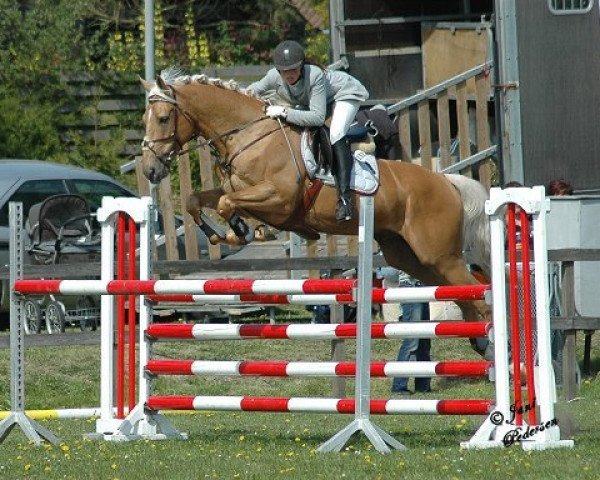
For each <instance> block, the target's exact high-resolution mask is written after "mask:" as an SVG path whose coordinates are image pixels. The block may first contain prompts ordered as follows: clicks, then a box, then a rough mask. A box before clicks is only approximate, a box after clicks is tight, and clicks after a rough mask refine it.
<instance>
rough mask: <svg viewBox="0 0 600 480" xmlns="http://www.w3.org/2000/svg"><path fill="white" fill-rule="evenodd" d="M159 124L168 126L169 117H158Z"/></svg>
mask: <svg viewBox="0 0 600 480" xmlns="http://www.w3.org/2000/svg"><path fill="white" fill-rule="evenodd" d="M158 122H159V123H160V124H161V125H166V124H167V123H169V116H168V115H165V116H162V117H158Z"/></svg>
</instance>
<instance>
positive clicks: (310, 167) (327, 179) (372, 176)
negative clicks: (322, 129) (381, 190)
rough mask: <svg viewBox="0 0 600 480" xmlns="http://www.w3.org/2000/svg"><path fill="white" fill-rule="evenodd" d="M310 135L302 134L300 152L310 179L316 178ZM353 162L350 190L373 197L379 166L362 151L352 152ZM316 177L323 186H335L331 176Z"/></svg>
mask: <svg viewBox="0 0 600 480" xmlns="http://www.w3.org/2000/svg"><path fill="white" fill-rule="evenodd" d="M309 138H310V135H309V133H308V131H307V130H305V131H304V132H303V133H302V138H301V142H300V143H301V150H302V159H303V160H304V165H305V166H306V171H307V172H308V176H309V177H310V178H311V179H314V178H315V177H316V176H317V162H316V160H315V157H314V155H313V153H312V150H311V148H310V144H309ZM352 155H353V157H354V162H353V164H352V176H351V177H350V188H351V189H352V190H354V191H355V192H358V193H362V194H364V195H373V194H374V193H375V192H376V191H377V188H378V187H379V166H378V165H377V160H376V159H375V157H374V156H373V155H370V154H367V153H365V152H363V151H362V150H355V151H354V152H352ZM318 177H319V178H320V179H321V180H322V181H323V183H324V184H325V185H330V186H333V185H335V179H334V178H333V176H332V175H330V174H328V175H321V174H319V175H318Z"/></svg>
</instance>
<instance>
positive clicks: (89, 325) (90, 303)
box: [75, 295, 98, 332]
mask: <svg viewBox="0 0 600 480" xmlns="http://www.w3.org/2000/svg"><path fill="white" fill-rule="evenodd" d="M75 308H76V309H77V315H78V316H79V317H80V320H79V329H80V330H81V331H82V332H93V331H95V330H96V329H97V328H98V314H97V312H96V310H97V306H96V302H95V301H94V299H93V297H90V296H89V295H85V296H82V297H77V300H76V302H75Z"/></svg>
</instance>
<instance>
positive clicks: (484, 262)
mask: <svg viewBox="0 0 600 480" xmlns="http://www.w3.org/2000/svg"><path fill="white" fill-rule="evenodd" d="M446 178H447V179H448V180H450V182H451V183H452V184H453V185H454V186H455V187H456V188H457V189H458V191H459V192H460V196H461V198H462V204H463V212H464V218H463V255H464V259H465V262H466V263H467V264H475V265H478V266H479V267H480V268H481V269H482V270H483V272H484V274H485V275H486V276H487V277H488V278H491V277H490V274H491V259H490V255H491V250H490V248H491V247H490V224H489V221H488V218H487V215H486V213H485V201H486V200H487V199H488V192H487V190H486V189H485V187H484V186H483V185H482V184H481V183H479V182H478V181H476V180H473V179H471V178H468V177H465V176H464V175H454V174H447V175H446Z"/></svg>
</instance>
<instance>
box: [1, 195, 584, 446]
mask: <svg viewBox="0 0 600 480" xmlns="http://www.w3.org/2000/svg"><path fill="white" fill-rule="evenodd" d="M372 204H373V201H372V198H363V199H361V211H360V227H359V251H360V254H359V268H358V271H359V275H358V280H356V281H355V280H304V281H297V280H291V281H275V282H273V281H266V280H206V281H203V280H193V281H189V280H186V281H183V280H156V281H155V280H150V251H151V250H150V242H151V235H150V222H149V219H151V218H152V216H153V209H152V206H151V205H150V203H149V200H148V199H141V200H138V199H112V198H108V199H107V198H105V199H104V200H103V205H102V208H101V209H100V210H99V211H98V220H99V221H100V222H101V224H102V238H103V262H102V279H101V280H100V281H71V280H62V281H42V280H22V279H21V278H22V277H21V278H20V277H19V276H17V275H15V276H14V277H11V279H13V280H14V281H13V282H11V283H12V285H13V292H12V293H11V295H12V296H13V297H14V298H15V304H17V301H16V295H17V293H18V294H22V293H40V294H46V293H57V294H80V293H82V292H83V293H90V294H92V293H96V294H103V297H102V327H103V328H102V346H101V353H102V366H101V370H102V371H101V381H102V389H101V417H100V419H99V420H98V421H97V425H96V431H97V435H98V436H99V437H101V438H105V439H107V440H117V441H122V440H131V439H137V438H152V439H159V438H185V435H184V434H182V433H180V432H178V431H177V430H176V429H174V428H173V427H172V426H171V424H170V423H169V422H168V420H167V419H166V418H165V417H163V416H162V415H161V414H160V413H158V411H159V410H163V409H185V410H234V411H269V412H290V411H298V412H300V411H304V412H315V413H319V412H320V413H353V414H354V415H355V420H354V421H353V422H352V423H351V424H350V425H348V426H347V427H346V428H344V429H343V430H341V431H340V432H338V433H337V434H336V435H334V436H333V437H332V438H331V439H330V440H329V441H327V442H326V443H325V444H323V445H322V446H321V447H320V448H319V450H320V451H339V450H340V449H341V448H342V447H343V445H345V443H346V442H347V441H348V440H349V438H350V437H351V436H352V435H353V434H354V433H355V432H357V431H362V432H363V433H365V435H366V436H367V438H368V439H369V440H370V441H371V443H373V445H374V446H375V448H376V449H377V450H378V451H380V452H382V453H386V452H389V451H390V447H391V448H396V449H403V448H405V447H404V446H403V445H402V444H401V443H399V442H398V441H397V440H395V439H394V438H392V437H391V436H390V435H388V434H387V433H385V432H383V431H382V430H381V429H380V428H379V427H377V426H375V425H374V424H372V423H371V421H370V420H369V415H370V414H440V415H448V414H450V415H452V414H456V415H466V414H478V415H489V416H488V418H487V419H486V421H485V422H484V423H483V424H482V426H481V427H480V428H479V430H478V431H477V432H476V433H475V435H474V436H473V438H472V439H471V440H470V441H469V442H464V443H463V444H462V446H463V447H465V448H488V447H497V446H502V445H503V438H504V436H505V435H506V434H508V433H510V432H514V431H517V432H522V431H523V432H524V431H526V430H525V429H526V428H527V426H528V425H530V426H536V425H544V424H546V425H547V424H548V422H551V421H552V420H553V412H554V406H553V394H554V392H555V390H554V383H553V378H552V377H551V365H550V363H549V359H550V350H549V316H548V312H547V304H548V302H547V298H544V295H546V297H547V285H545V273H546V272H545V269H546V268H547V265H546V261H547V258H546V250H545V237H544V235H545V231H544V216H545V201H544V194H543V188H542V187H535V188H533V189H509V190H506V191H502V190H499V189H492V198H491V200H490V201H488V204H487V205H486V209H487V212H488V214H490V215H491V217H492V222H491V226H492V229H491V230H492V245H498V246H501V245H503V244H504V221H503V218H502V217H503V211H504V209H505V208H507V211H508V216H507V218H508V225H509V231H508V236H509V256H510V258H509V260H510V262H509V263H510V271H511V289H510V299H511V302H510V308H511V312H510V319H511V324H512V326H511V330H512V332H513V335H516V336H513V338H512V344H513V345H518V344H519V341H518V338H519V337H518V332H519V330H520V328H521V326H520V323H519V320H520V314H519V312H518V311H517V309H516V307H515V305H516V302H515V301H514V300H515V294H514V292H515V291H516V287H515V286H514V285H516V279H517V277H518V275H516V274H515V272H516V267H515V266H514V265H516V253H515V251H516V247H515V237H516V235H515V215H516V214H519V215H520V220H521V224H522V225H525V226H524V227H522V228H523V235H524V238H527V236H525V235H526V234H527V231H528V230H527V229H528V226H529V216H531V217H532V218H533V225H534V227H535V228H534V229H533V231H534V244H535V247H534V251H533V253H534V255H535V265H536V270H535V279H536V290H535V299H536V305H537V308H538V317H537V322H536V327H535V328H536V335H537V361H538V363H539V366H538V367H537V372H536V373H537V374H538V376H537V380H538V381H537V384H534V375H533V373H534V367H535V364H534V361H533V359H534V354H533V341H532V338H533V335H532V330H533V322H532V315H531V310H530V309H529V312H525V321H524V332H525V346H524V350H525V355H524V360H525V365H526V369H527V372H528V377H527V381H526V383H525V387H526V393H527V399H528V402H529V403H531V402H535V403H536V405H539V406H540V420H539V421H538V419H537V418H536V417H535V412H534V413H533V414H532V413H529V414H528V415H527V417H528V418H527V423H525V419H524V416H523V415H517V418H516V419H515V425H512V424H510V425H509V424H506V425H502V424H501V425H497V424H496V423H497V422H496V423H495V421H494V420H495V418H497V414H502V416H503V417H504V418H511V412H510V407H511V393H510V392H511V389H510V388H509V366H508V365H509V356H508V328H507V325H506V322H505V319H506V318H507V314H506V305H505V271H504V248H498V249H496V250H492V264H493V267H494V268H493V278H492V285H494V288H493V290H492V293H491V294H490V286H489V285H480V286H474V287H422V288H412V289H401V288H400V289H375V290H372V288H371V287H372V283H371V282H372V276H371V272H372V252H371V251H370V248H371V243H372V242H371V238H372V232H373V218H372V213H371V212H372ZM506 205H508V207H506ZM515 206H517V207H516V208H518V210H516V208H515ZM126 216H128V231H129V235H130V239H129V244H130V245H135V241H132V238H133V239H134V240H135V231H136V226H137V225H139V231H140V265H139V272H140V273H139V278H135V271H136V270H137V266H136V265H135V254H134V253H135V252H134V253H133V254H132V252H131V249H130V254H129V262H130V263H129V268H128V271H129V275H128V276H127V277H125V267H124V265H125V252H124V250H123V247H121V246H120V245H124V244H125V242H124V238H125V234H124V231H125V225H126V222H127V220H126V218H127V217H126ZM115 224H117V230H116V232H117V238H118V244H117V257H118V261H117V270H118V271H117V272H116V279H115V272H114V257H113V255H114V254H113V252H114V246H115V245H114V236H115ZM132 235H133V237H132ZM511 238H512V240H511ZM525 243H526V242H525ZM522 255H523V258H524V264H525V263H526V264H527V267H525V266H524V264H523V277H526V278H527V279H529V273H530V272H529V257H528V255H529V247H528V246H527V247H523V252H522ZM528 282H529V280H526V281H525V282H524V287H523V288H524V297H525V305H529V300H530V299H531V298H532V295H533V294H532V290H531V285H530V284H529V283H528ZM115 295H120V296H119V308H118V309H117V323H118V328H117V332H118V333H117V338H116V339H117V342H116V343H117V355H116V361H115V357H114V356H113V345H114V343H115V336H114V327H113V325H114V319H113V317H112V312H114V311H115V308H114V307H115V297H114V296H115ZM123 295H128V296H129V301H130V304H132V302H134V301H135V295H141V301H140V318H139V322H140V333H139V334H140V342H139V357H140V362H139V364H138V372H137V375H136V374H135V371H134V368H135V342H134V341H133V337H132V336H131V335H132V334H131V331H132V329H134V328H135V317H133V318H132V311H133V309H130V313H129V318H128V321H129V325H130V337H129V355H130V357H129V365H130V367H129V371H128V375H129V379H130V381H129V410H130V413H129V415H128V416H127V417H125V414H124V412H125V405H124V397H125V392H124V384H125V381H124V380H125V371H124V364H125V361H124V360H125V347H124V345H125V341H124V331H125V313H124V312H125V309H124V297H123ZM145 295H149V296H150V299H151V300H153V301H161V300H162V299H164V298H167V297H165V296H166V295H171V296H173V295H175V296H178V297H179V298H183V297H185V298H186V299H187V300H186V301H204V302H207V301H210V300H211V299H212V300H214V301H215V302H216V303H218V302H219V301H220V300H222V299H223V296H228V297H231V296H235V298H236V299H237V300H239V301H240V302H242V301H243V299H244V298H248V297H250V301H253V299H254V300H257V299H259V298H263V299H264V298H265V296H268V297H269V298H271V299H273V300H274V301H276V302H282V303H283V302H288V303H292V302H294V301H295V300H296V298H297V300H298V301H299V302H300V301H307V302H308V298H306V297H310V296H311V295H314V296H315V299H316V298H318V297H319V296H320V299H321V300H322V301H325V300H327V301H330V303H331V304H333V303H348V302H349V300H350V299H351V300H352V302H353V303H356V304H357V308H358V315H357V318H359V319H360V321H359V323H358V324H357V325H352V324H350V325H311V326H306V325H302V326H299V325H280V326H273V325H243V326H238V325H161V324H152V323H151V306H150V305H149V302H146V301H145ZM295 296H298V297H296V298H295ZM490 296H493V297H494V302H493V305H494V307H493V308H494V319H495V322H494V329H493V331H490V326H489V324H486V323H483V322H447V323H430V324H398V325H393V324H384V325H380V324H375V325H371V323H370V311H371V303H372V302H382V303H385V302H390V301H395V302H398V301H404V302H406V301H412V302H423V301H431V300H473V299H483V298H486V299H488V300H489V297H490ZM200 297H204V299H203V300H202V299H201V298H200ZM11 298H12V297H11ZM171 298H173V297H171ZM311 303H313V302H311ZM11 305H12V304H11ZM525 310H527V309H525ZM306 327H310V328H306ZM338 328H339V329H338ZM133 331H134V332H135V330H133ZM515 332H516V333H515ZM488 333H490V334H493V338H494V340H495V347H496V348H495V362H494V367H493V368H494V376H495V383H496V398H495V399H494V400H371V399H370V377H371V375H372V376H374V377H378V376H395V375H416V376H434V375H475V374H477V375H481V374H483V375H485V374H487V373H489V372H490V368H491V365H490V363H488V362H473V364H472V365H466V364H465V362H427V363H424V364H421V365H419V366H415V365H414V362H413V365H410V366H408V365H401V364H402V363H403V362H375V363H371V362H370V340H371V338H372V337H373V338H395V337H397V336H414V337H416V338H424V337H429V338H437V337H446V336H463V337H473V336H483V335H485V334H488ZM134 335H135V333H134ZM161 338H177V339H184V338H188V339H202V340H217V339H234V338H235V339H242V338H278V339H336V338H337V339H339V338H357V362H356V364H353V363H349V362H339V363H335V362H330V363H326V362H317V363H312V364H309V363H308V362H243V361H242V362H206V361H193V360H189V361H184V360H178V361H170V362H165V361H157V360H151V359H150V356H149V354H150V348H149V343H150V342H153V341H156V340H158V339H161ZM132 346H133V348H132ZM513 350H514V352H513V368H514V369H515V370H517V369H519V368H520V358H519V349H513ZM132 359H133V361H132ZM461 363H462V364H461ZM475 363H476V364H477V365H475ZM132 364H133V366H132ZM115 367H116V371H117V374H116V375H115V376H113V370H115ZM163 374H168V375H171V374H194V375H208V374H210V375H267V376H314V375H325V376H338V375H340V376H350V375H355V376H356V392H355V398H354V399H310V398H260V397H220V396H215V397H199V396H184V397H182V396H173V397H162V396H151V395H149V392H150V385H149V381H150V379H149V377H153V376H155V375H163ZM135 378H137V379H138V381H139V385H138V387H139V390H138V391H136V390H135V384H136V381H135ZM115 380H116V384H115ZM132 385H133V386H132ZM115 386H116V388H115ZM115 390H116V400H117V402H116V404H117V407H116V410H117V413H116V416H115V414H114V411H113V408H114V395H115V393H114V392H115ZM512 392H513V396H512V398H513V399H514V404H515V405H517V406H519V407H520V406H522V405H525V404H524V403H523V402H524V399H523V398H522V394H521V384H520V379H517V380H516V381H515V384H514V388H513V390H512ZM136 398H137V401H136ZM492 408H493V409H494V411H492ZM13 423H14V420H13ZM3 424H4V422H3ZM3 424H0V434H1V433H2V430H1V428H6V427H2V425H3ZM572 445H573V443H572V442H565V441H560V432H559V429H558V425H556V423H555V424H554V425H553V426H551V427H550V428H546V429H545V430H544V431H539V432H537V434H536V435H535V437H531V438H529V439H528V440H527V441H523V442H522V446H523V448H524V449H545V448H556V447H564V446H572Z"/></svg>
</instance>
